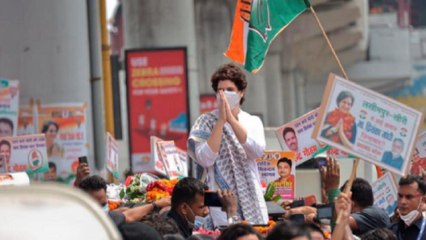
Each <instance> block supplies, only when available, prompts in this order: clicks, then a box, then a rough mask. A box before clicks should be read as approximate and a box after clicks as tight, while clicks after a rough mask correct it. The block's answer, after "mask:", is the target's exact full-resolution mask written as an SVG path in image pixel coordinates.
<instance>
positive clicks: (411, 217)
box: [399, 201, 422, 226]
mask: <svg viewBox="0 0 426 240" xmlns="http://www.w3.org/2000/svg"><path fill="white" fill-rule="evenodd" d="M421 203H422V202H421V201H420V202H419V206H417V209H415V210H413V211H411V212H409V213H407V214H406V215H402V214H400V215H399V217H400V218H401V220H402V221H404V223H405V225H407V226H410V225H411V224H412V223H413V222H414V220H416V218H417V215H418V214H420V212H419V208H420V204H421Z"/></svg>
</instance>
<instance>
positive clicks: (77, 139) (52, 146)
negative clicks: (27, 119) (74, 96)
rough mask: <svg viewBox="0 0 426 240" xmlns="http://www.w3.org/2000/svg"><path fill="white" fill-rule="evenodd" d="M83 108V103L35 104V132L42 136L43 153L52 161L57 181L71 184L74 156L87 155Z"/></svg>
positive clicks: (84, 110)
mask: <svg viewBox="0 0 426 240" xmlns="http://www.w3.org/2000/svg"><path fill="white" fill-rule="evenodd" d="M86 110H87V106H86V104H85V103H55V104H41V105H39V106H38V132H39V133H43V134H45V135H46V148H47V156H48V159H49V161H50V162H53V163H55V165H56V168H57V175H58V180H59V181H61V182H65V183H71V182H72V181H73V179H74V178H75V174H76V171H77V167H78V158H79V157H81V156H87V155H88V140H87V126H86V124H87V122H86V121H87V116H86Z"/></svg>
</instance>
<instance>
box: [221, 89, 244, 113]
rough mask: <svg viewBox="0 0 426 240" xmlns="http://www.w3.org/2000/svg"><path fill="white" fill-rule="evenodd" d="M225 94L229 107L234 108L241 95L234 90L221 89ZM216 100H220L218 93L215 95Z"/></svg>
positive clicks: (238, 102)
mask: <svg viewBox="0 0 426 240" xmlns="http://www.w3.org/2000/svg"><path fill="white" fill-rule="evenodd" d="M223 93H224V94H225V97H226V100H227V101H228V104H229V107H231V109H234V108H235V107H237V106H238V105H239V104H240V100H241V96H240V95H239V94H238V93H236V92H230V91H223ZM216 100H217V102H218V103H219V102H220V95H219V93H218V94H217V95H216Z"/></svg>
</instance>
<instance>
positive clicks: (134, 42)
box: [123, 0, 200, 125]
mask: <svg viewBox="0 0 426 240" xmlns="http://www.w3.org/2000/svg"><path fill="white" fill-rule="evenodd" d="M123 10H124V14H123V17H124V39H125V48H126V49H131V48H150V47H175V46H186V47H187V54H188V78H189V106H190V124H191V125H192V123H193V122H194V121H195V119H196V118H197V117H198V116H199V113H200V110H199V99H200V98H199V95H200V94H199V88H198V68H197V62H196V60H197V57H196V39H195V20H194V1H192V0H179V1H176V0H143V1H140V0H126V1H123Z"/></svg>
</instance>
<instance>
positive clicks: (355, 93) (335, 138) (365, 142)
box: [313, 74, 423, 175]
mask: <svg viewBox="0 0 426 240" xmlns="http://www.w3.org/2000/svg"><path fill="white" fill-rule="evenodd" d="M422 120H423V119H422V113H421V112H419V111H417V110H414V109H412V108H410V107H407V106H405V105H403V104H401V103H399V102H397V101H395V100H393V99H391V98H388V97H386V96H383V95H381V94H379V93H376V92H374V91H372V90H369V89H367V88H364V87H362V86H359V85H357V84H355V83H353V82H350V81H348V80H345V79H344V78H341V77H339V76H337V75H334V74H330V77H329V79H328V82H327V86H326V89H325V92H324V96H323V100H322V102H321V107H320V110H319V114H318V121H317V122H316V124H315V128H314V132H313V138H314V139H317V140H318V141H320V142H324V143H326V144H328V145H330V146H331V147H335V148H337V149H340V150H342V151H344V152H347V153H349V154H351V155H354V156H357V157H359V158H360V159H363V160H366V161H369V162H371V163H373V164H376V165H379V166H381V167H383V168H385V169H387V170H389V171H392V172H394V173H397V174H399V175H404V174H405V173H406V171H407V169H408V165H409V159H410V157H411V152H412V150H413V149H414V144H415V140H416V139H417V132H418V129H419V126H420V123H421V122H422Z"/></svg>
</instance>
